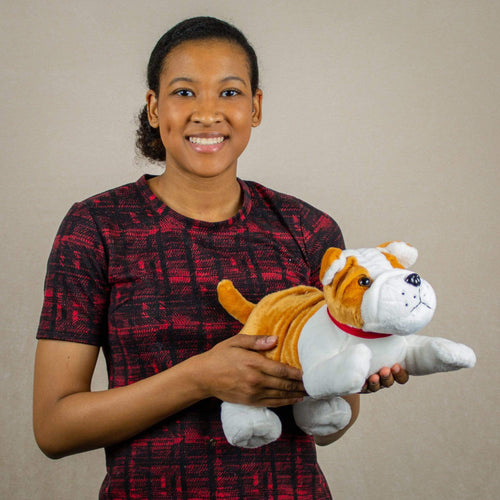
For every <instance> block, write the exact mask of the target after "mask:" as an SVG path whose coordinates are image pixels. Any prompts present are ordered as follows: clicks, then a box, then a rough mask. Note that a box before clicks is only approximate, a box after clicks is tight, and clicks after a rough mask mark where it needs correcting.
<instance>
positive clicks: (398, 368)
mask: <svg viewBox="0 0 500 500" xmlns="http://www.w3.org/2000/svg"><path fill="white" fill-rule="evenodd" d="M400 371H401V368H400V366H399V365H396V366H394V367H393V369H392V372H393V373H399V372H400Z"/></svg>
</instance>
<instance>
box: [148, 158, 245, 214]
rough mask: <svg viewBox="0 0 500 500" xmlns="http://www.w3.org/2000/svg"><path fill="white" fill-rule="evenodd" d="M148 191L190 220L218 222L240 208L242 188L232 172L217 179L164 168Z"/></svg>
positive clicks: (149, 182) (151, 182) (150, 182)
mask: <svg viewBox="0 0 500 500" xmlns="http://www.w3.org/2000/svg"><path fill="white" fill-rule="evenodd" d="M148 184H149V187H150V189H151V190H152V191H153V193H154V194H155V195H156V197H157V198H159V199H160V200H161V201H163V203H165V204H166V205H167V206H168V207H169V208H171V209H172V210H174V211H175V212H177V213H179V214H181V215H184V216H185V217H189V218H190V219H196V220H202V221H206V222H220V221H224V220H227V219H230V218H231V217H233V216H234V215H236V213H237V212H238V210H239V209H240V208H241V205H242V196H241V187H240V185H239V183H238V180H237V179H236V175H235V173H230V172H227V174H226V175H223V176H217V177H208V178H200V177H192V176H189V175H179V174H178V173H176V172H171V171H169V169H168V168H167V169H166V170H165V172H163V174H161V175H159V176H157V177H153V178H152V179H150V180H149V181H148Z"/></svg>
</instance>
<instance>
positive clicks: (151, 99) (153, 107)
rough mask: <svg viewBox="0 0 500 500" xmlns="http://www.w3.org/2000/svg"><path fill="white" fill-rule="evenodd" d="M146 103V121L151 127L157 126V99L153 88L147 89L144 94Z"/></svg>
mask: <svg viewBox="0 0 500 500" xmlns="http://www.w3.org/2000/svg"><path fill="white" fill-rule="evenodd" d="M146 103H147V107H148V121H149V124H150V125H151V126H152V127H153V128H158V127H159V121H158V99H157V98H156V94H155V93H154V91H153V90H148V92H147V94H146Z"/></svg>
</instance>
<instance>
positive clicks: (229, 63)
mask: <svg viewBox="0 0 500 500" xmlns="http://www.w3.org/2000/svg"><path fill="white" fill-rule="evenodd" d="M146 99H147V103H148V119H149V124H150V126H151V127H153V128H158V129H159V132H160V137H161V141H162V144H163V145H164V147H165V151H166V162H165V172H164V173H163V174H162V175H161V176H160V177H159V178H157V179H156V181H154V182H153V183H152V187H153V189H154V190H155V194H156V195H157V196H158V197H159V198H160V199H162V200H163V201H164V202H165V203H166V204H167V205H169V206H172V207H173V206H178V200H177V199H176V198H177V197H179V196H181V197H183V198H185V194H186V193H187V192H188V189H187V186H185V184H186V183H190V184H191V183H192V182H193V181H195V182H196V181H197V180H198V179H199V178H214V177H216V178H217V184H212V186H214V187H215V186H217V189H218V190H219V192H220V193H226V194H227V193H233V197H232V199H228V200H227V202H228V206H232V207H235V206H236V205H235V198H238V199H239V186H238V183H237V181H236V167H237V161H238V158H239V157H240V155H241V154H242V153H243V151H244V150H245V148H246V146H247V144H248V141H249V139H250V133H251V129H252V127H256V126H257V125H259V124H260V121H261V101H262V92H261V91H260V90H259V89H256V90H255V92H254V93H252V90H251V75H250V72H249V65H248V61H247V56H246V54H245V51H244V50H243V49H242V48H241V47H239V46H238V45H236V44H234V43H231V42H228V41H225V40H196V41H189V42H184V43H183V44H181V45H178V46H177V47H175V48H174V49H173V50H172V51H171V52H170V53H169V54H168V55H167V56H166V58H165V61H164V64H163V71H162V73H161V75H160V84H159V89H158V91H157V92H155V91H154V90H149V91H148V93H147V96H146ZM174 179H175V180H174ZM174 185H175V186H176V187H175V189H172V187H173V186H174ZM178 188H181V189H178ZM199 201H200V200H199V196H198V195H196V196H195V199H194V200H186V199H184V200H183V203H184V204H187V205H188V206H190V207H192V206H193V203H195V204H196V202H199ZM216 201H217V203H216V205H215V206H216V207H218V208H221V214H220V220H224V219H227V218H228V216H231V215H234V213H233V214H228V212H227V210H226V209H225V208H224V207H220V206H219V203H220V199H218V200H216ZM214 208H215V207H214ZM203 210H204V211H206V210H207V207H206V204H204V207H203ZM211 212H212V217H214V216H215V217H218V215H217V214H216V213H213V212H214V210H211ZM190 213H191V214H192V211H191V210H190ZM184 215H189V214H188V213H184ZM194 215H196V214H194ZM197 215H198V216H202V213H199V214H197ZM197 218H199V217H197ZM202 218H203V217H202ZM212 221H213V220H212Z"/></svg>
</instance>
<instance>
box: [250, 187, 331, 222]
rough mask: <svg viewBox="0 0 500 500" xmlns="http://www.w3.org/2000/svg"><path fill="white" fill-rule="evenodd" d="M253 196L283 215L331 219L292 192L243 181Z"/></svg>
mask: <svg viewBox="0 0 500 500" xmlns="http://www.w3.org/2000/svg"><path fill="white" fill-rule="evenodd" d="M245 183H246V184H247V186H248V188H249V191H250V193H251V194H252V197H253V198H257V199H259V200H261V201H262V202H263V203H264V204H266V205H268V206H271V207H274V208H275V209H277V210H279V212H280V213H281V214H283V215H286V214H287V213H289V214H290V215H293V216H297V217H300V218H301V219H302V220H304V219H312V220H314V219H328V220H331V221H332V222H334V221H333V219H332V217H330V215H328V214H327V213H326V212H324V211H323V210H321V209H319V208H317V207H316V206H314V205H313V204H312V203H311V202H309V201H305V200H302V199H300V198H298V197H297V196H294V195H292V194H288V193H284V192H282V191H278V190H276V189H273V188H269V187H266V186H264V185H262V184H260V183H258V182H255V181H245Z"/></svg>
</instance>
